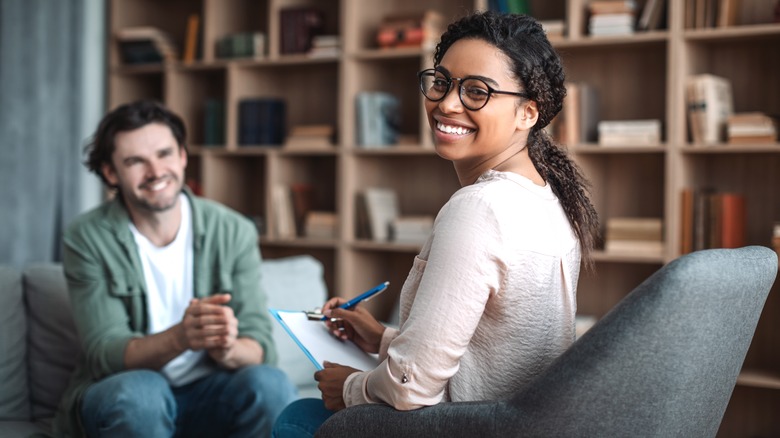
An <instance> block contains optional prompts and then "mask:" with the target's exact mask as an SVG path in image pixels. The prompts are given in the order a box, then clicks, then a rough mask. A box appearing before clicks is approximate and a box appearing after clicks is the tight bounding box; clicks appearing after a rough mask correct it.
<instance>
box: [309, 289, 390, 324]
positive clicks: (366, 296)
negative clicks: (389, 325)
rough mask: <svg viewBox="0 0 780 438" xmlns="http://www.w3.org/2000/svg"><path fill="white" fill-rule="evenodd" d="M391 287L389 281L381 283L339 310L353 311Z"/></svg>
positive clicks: (324, 318) (341, 306) (323, 319)
mask: <svg viewBox="0 0 780 438" xmlns="http://www.w3.org/2000/svg"><path fill="white" fill-rule="evenodd" d="M389 285H390V282H389V281H385V282H384V283H381V284H379V285H377V286H374V287H372V288H371V289H369V290H367V291H365V292H363V293H362V294H360V295H358V296H356V297H355V298H352V299H351V300H349V301H347V302H346V303H344V304H342V305H340V306H339V309H351V308H353V307H355V306H357V305H358V303H359V302H361V301H365V300H368V299H369V298H372V297H373V296H374V295H376V294H378V293H380V292H382V291H384V290H385V289H387V286H389ZM327 320H328V317H326V316H323V317H322V321H327Z"/></svg>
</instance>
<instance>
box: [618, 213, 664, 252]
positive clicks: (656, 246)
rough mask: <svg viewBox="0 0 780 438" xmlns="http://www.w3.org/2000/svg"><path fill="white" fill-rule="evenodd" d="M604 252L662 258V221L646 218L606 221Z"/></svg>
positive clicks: (621, 218)
mask: <svg viewBox="0 0 780 438" xmlns="http://www.w3.org/2000/svg"><path fill="white" fill-rule="evenodd" d="M604 250H605V251H606V252H608V253H619V254H630V255H636V254H640V255H646V256H657V257H661V256H663V253H664V237H663V221H662V219H661V218H647V217H613V218H609V219H607V234H606V241H605V245H604Z"/></svg>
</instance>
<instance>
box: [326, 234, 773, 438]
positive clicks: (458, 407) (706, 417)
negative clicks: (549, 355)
mask: <svg viewBox="0 0 780 438" xmlns="http://www.w3.org/2000/svg"><path fill="white" fill-rule="evenodd" d="M777 268H778V264H777V254H776V253H775V252H774V251H772V250H770V249H768V248H765V247H758V246H753V247H746V248H740V249H715V250H705V251H699V252H695V253H691V254H688V255H685V256H682V257H680V258H678V259H677V260H675V261H672V262H671V263H669V264H667V265H665V266H664V267H662V268H661V269H660V270H659V271H657V272H656V273H655V274H653V275H652V276H650V277H649V278H648V279H647V280H645V281H644V282H643V283H642V284H641V285H639V286H638V287H637V288H636V289H634V291H632V292H631V293H630V294H629V295H628V296H627V297H626V298H624V299H623V301H621V302H620V303H619V304H618V305H617V306H616V307H615V308H613V309H612V310H611V311H610V312H609V313H608V314H607V315H606V316H604V318H602V319H601V320H600V321H599V322H598V323H597V324H596V325H595V326H594V327H593V328H591V329H590V330H589V331H588V332H587V333H586V334H585V336H583V337H582V338H581V339H580V340H578V341H577V342H576V343H575V344H574V345H573V346H572V347H571V348H570V349H569V350H567V351H566V352H565V353H564V354H562V355H561V356H560V357H559V358H558V359H556V361H555V362H553V364H552V365H551V366H550V367H549V368H548V369H547V370H545V371H544V372H543V373H542V374H540V375H539V376H537V378H536V379H534V380H533V381H532V382H531V383H529V384H528V385H526V386H525V387H524V388H523V389H522V390H521V391H519V392H518V393H517V394H515V396H514V397H513V398H512V399H511V400H506V401H493V402H469V403H441V404H439V405H436V406H431V407H428V408H423V409H418V410H416V411H410V412H399V411H396V410H395V409H393V408H391V407H388V406H383V405H366V406H357V407H354V408H349V409H345V410H343V411H340V412H339V413H337V414H336V415H334V416H333V417H331V418H330V419H329V420H328V421H327V422H326V423H325V424H324V425H323V427H322V428H321V429H320V430H319V431H318V434H317V436H318V437H338V436H345V435H348V436H354V437H358V436H366V437H368V436H371V437H407V436H408V437H412V436H462V437H467V436H658V437H668V436H685V437H692V436H695V437H698V436H701V437H711V436H715V435H716V433H717V430H718V427H719V425H720V422H721V420H722V418H723V414H724V412H725V410H726V406H727V405H728V401H729V398H730V396H731V393H732V391H733V389H734V386H735V384H736V379H737V376H738V374H739V372H740V369H741V367H742V363H743V361H744V359H745V355H746V353H747V349H748V347H749V346H750V342H751V339H752V337H753V333H754V331H755V328H756V324H757V323H758V318H759V316H760V315H761V310H762V308H763V305H764V302H765V301H766V297H767V295H768V293H769V290H770V289H771V287H772V284H773V283H774V281H775V277H776V276H777Z"/></svg>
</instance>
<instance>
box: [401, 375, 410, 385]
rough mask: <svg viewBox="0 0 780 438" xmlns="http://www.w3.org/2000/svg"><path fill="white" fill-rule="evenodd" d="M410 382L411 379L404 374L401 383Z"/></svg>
mask: <svg viewBox="0 0 780 438" xmlns="http://www.w3.org/2000/svg"><path fill="white" fill-rule="evenodd" d="M408 381H409V377H407V376H406V373H404V374H403V375H402V376H401V383H406V382H408Z"/></svg>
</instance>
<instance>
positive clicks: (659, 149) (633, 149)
mask: <svg viewBox="0 0 780 438" xmlns="http://www.w3.org/2000/svg"><path fill="white" fill-rule="evenodd" d="M666 149H667V148H666V145H656V146H599V145H598V144H579V145H575V146H569V151H570V152H573V153H576V154H663V153H664V152H666Z"/></svg>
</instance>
